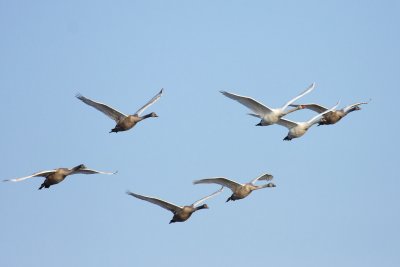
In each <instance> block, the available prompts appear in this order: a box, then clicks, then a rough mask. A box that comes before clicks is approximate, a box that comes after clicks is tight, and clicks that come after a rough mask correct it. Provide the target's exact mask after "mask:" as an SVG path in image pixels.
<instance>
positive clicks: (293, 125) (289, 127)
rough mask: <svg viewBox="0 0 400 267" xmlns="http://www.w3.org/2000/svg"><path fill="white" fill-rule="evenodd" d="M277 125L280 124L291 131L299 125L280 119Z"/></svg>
mask: <svg viewBox="0 0 400 267" xmlns="http://www.w3.org/2000/svg"><path fill="white" fill-rule="evenodd" d="M276 124H278V125H280V126H284V127H286V128H288V129H289V130H290V129H291V128H293V127H296V126H297V125H299V124H298V123H297V122H294V121H290V120H287V119H279V121H277V123H276Z"/></svg>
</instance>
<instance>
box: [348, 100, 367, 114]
mask: <svg viewBox="0 0 400 267" xmlns="http://www.w3.org/2000/svg"><path fill="white" fill-rule="evenodd" d="M368 103H369V102H359V103H354V104H351V105H348V106H347V107H345V108H343V112H345V113H346V112H347V111H349V110H350V109H352V108H354V107H356V106H359V105H364V104H368Z"/></svg>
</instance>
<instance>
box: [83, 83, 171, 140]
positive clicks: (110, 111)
mask: <svg viewBox="0 0 400 267" xmlns="http://www.w3.org/2000/svg"><path fill="white" fill-rule="evenodd" d="M162 93H163V89H161V91H160V92H159V93H158V94H157V95H155V96H154V97H153V98H152V99H150V101H149V102H147V103H146V104H145V105H144V106H143V107H141V108H140V109H139V110H138V111H136V113H135V114H133V115H125V114H123V113H121V112H119V111H118V110H116V109H114V108H112V107H110V106H108V105H106V104H103V103H100V102H96V101H93V100H91V99H89V98H86V97H84V96H82V95H80V94H78V95H76V97H77V98H78V99H79V100H81V101H82V102H83V103H85V104H87V105H89V106H91V107H93V108H95V109H97V110H99V111H101V112H103V113H104V114H105V115H107V116H108V117H109V118H111V119H113V120H114V121H115V122H116V123H117V124H116V125H115V127H114V128H113V129H111V131H110V133H117V132H122V131H127V130H129V129H132V128H133V127H134V126H135V125H136V124H137V123H138V122H140V121H142V120H144V119H147V118H156V117H158V116H157V114H156V113H154V112H151V113H149V114H147V115H144V116H140V114H141V113H142V112H143V111H144V110H145V109H146V108H148V107H149V106H151V105H152V104H154V103H155V102H156V101H157V100H158V99H159V98H160V97H161V95H162Z"/></svg>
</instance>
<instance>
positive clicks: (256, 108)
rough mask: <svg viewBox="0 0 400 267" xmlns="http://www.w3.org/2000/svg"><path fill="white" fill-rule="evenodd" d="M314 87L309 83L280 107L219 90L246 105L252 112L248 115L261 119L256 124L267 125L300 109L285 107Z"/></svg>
mask: <svg viewBox="0 0 400 267" xmlns="http://www.w3.org/2000/svg"><path fill="white" fill-rule="evenodd" d="M314 87H315V83H313V84H311V85H310V86H309V87H308V88H307V89H306V90H305V91H304V92H302V93H301V94H300V95H298V96H296V97H295V98H293V99H291V100H289V101H288V102H287V103H286V104H285V105H284V106H282V107H281V108H270V107H268V106H266V105H264V104H262V103H260V102H258V101H257V100H254V99H253V98H250V97H247V96H241V95H237V94H233V93H229V92H226V91H221V93H222V94H223V95H224V96H226V97H228V98H230V99H233V100H235V101H237V102H239V103H240V104H242V105H244V106H246V107H247V108H249V109H250V110H251V111H252V112H254V113H250V114H249V115H251V116H254V117H257V118H259V119H261V121H260V123H258V124H257V126H268V125H272V124H275V123H277V122H278V121H279V119H280V118H282V117H283V116H285V115H287V114H289V113H292V112H294V111H296V110H299V109H301V108H300V107H295V108H293V109H290V110H286V109H287V107H288V106H289V105H290V104H291V103H293V102H294V101H296V100H297V99H299V98H301V97H303V96H305V95H306V94H308V93H310V92H311V91H312V90H314Z"/></svg>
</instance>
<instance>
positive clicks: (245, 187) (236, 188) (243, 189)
mask: <svg viewBox="0 0 400 267" xmlns="http://www.w3.org/2000/svg"><path fill="white" fill-rule="evenodd" d="M272 179H273V176H272V175H270V174H267V173H265V174H263V175H261V176H259V177H257V178H255V179H253V180H251V181H250V182H248V183H245V184H240V183H238V182H235V181H232V180H229V179H227V178H224V177H213V178H208V179H201V180H195V181H193V183H194V184H219V185H222V186H226V187H228V188H229V189H230V190H232V192H233V194H232V195H231V196H230V197H229V198H228V199H227V200H226V202H228V201H230V200H232V201H235V200H238V199H243V198H245V197H247V196H248V195H250V193H251V192H253V191H254V190H258V189H262V188H266V187H275V186H276V185H275V184H274V183H267V184H264V185H255V183H256V182H257V181H258V180H264V181H271V180H272Z"/></svg>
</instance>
